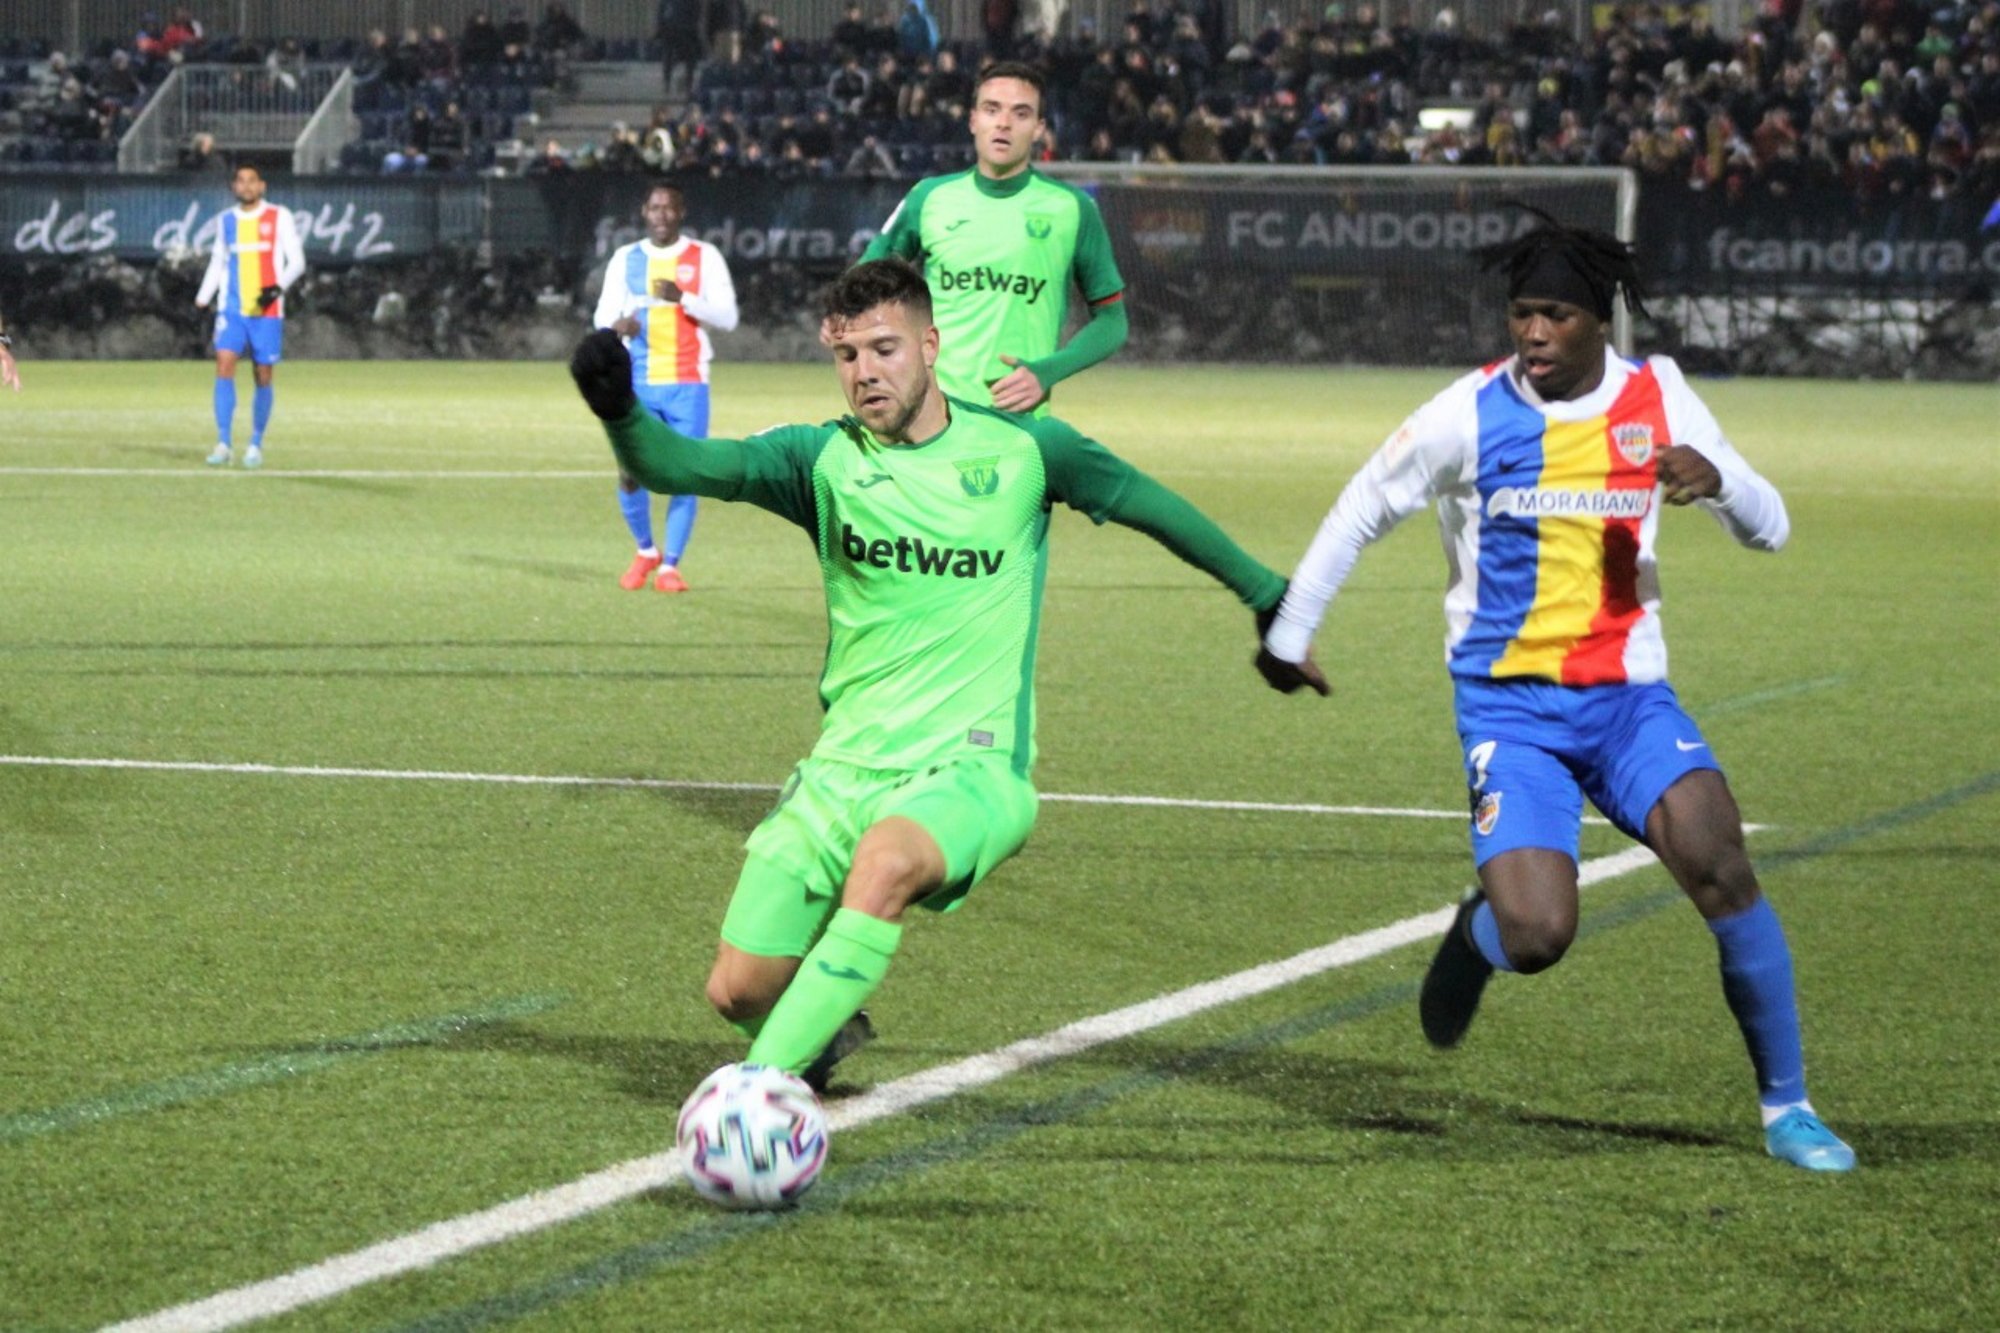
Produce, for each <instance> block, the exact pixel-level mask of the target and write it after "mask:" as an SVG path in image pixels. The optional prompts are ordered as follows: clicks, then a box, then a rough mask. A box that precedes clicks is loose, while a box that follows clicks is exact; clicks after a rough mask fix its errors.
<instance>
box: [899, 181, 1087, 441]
mask: <svg viewBox="0 0 2000 1333" xmlns="http://www.w3.org/2000/svg"><path fill="white" fill-rule="evenodd" d="M891 255H894V256H899V257H901V258H903V259H907V260H909V261H910V262H911V263H914V264H917V265H919V266H920V267H921V268H922V269H923V271H924V277H925V279H926V280H927V281H928V282H929V284H930V289H931V306H932V311H933V315H934V318H935V320H936V322H937V327H938V333H939V335H940V341H941V343H942V347H943V350H942V351H941V352H940V353H939V354H938V363H937V372H938V383H939V384H941V385H943V386H944V391H945V392H946V393H948V394H951V395H953V396H954V397H958V398H965V399H968V400H970V401H972V402H975V403H985V402H987V401H989V397H988V394H987V387H988V386H989V385H991V384H992V383H993V382H994V381H995V380H998V379H1001V378H1002V377H1004V376H1006V375H1007V374H1008V373H1009V371H1010V370H1011V369H1012V367H1010V366H1008V365H1007V364H1006V363H1005V362H1004V361H1002V360H1001V359H1000V357H1001V355H1002V354H1003V353H1004V354H1006V355H1008V356H1012V357H1014V358H1016V359H1017V360H1020V361H1023V362H1027V363H1029V364H1030V365H1032V364H1033V363H1035V362H1037V361H1039V360H1041V359H1042V358H1045V357H1047V356H1049V355H1050V354H1052V353H1053V352H1054V351H1055V350H1056V348H1057V347H1058V346H1059V345H1060V344H1061V341H1062V329H1063V314H1064V311H1065V309H1066V307H1067V305H1068V302H1069V292H1070V284H1071V280H1072V278H1074V280H1075V285H1076V286H1077V288H1078V289H1079V290H1081V291H1082V292H1083V297H1084V300H1086V301H1088V302H1091V303H1092V304H1095V303H1096V302H1099V301H1103V300H1105V299H1106V298H1108V297H1112V296H1116V295H1118V294H1119V293H1120V292H1122V291H1124V290H1125V280H1124V279H1123V278H1121V277H1119V276H1118V265H1117V263H1116V262H1115V261H1114V260H1113V259H1112V256H1111V238H1110V236H1109V235H1108V234H1107V233H1106V232H1105V230H1104V218H1103V216H1102V215H1101V214H1099V213H1098V211H1097V204H1096V203H1095V202H1094V201H1093V200H1092V199H1091V198H1090V196H1089V195H1087V194H1085V193H1084V192H1083V191H1081V190H1078V189H1076V188H1075V187H1073V186H1070V185H1065V184H1063V183H1061V182H1060V181H1054V180H1050V179H1049V178H1048V177H1047V176H1043V175H1041V174H1039V173H1037V172H1036V171H1034V170H1032V169H1030V170H1027V171H1023V172H1021V173H1020V174H1019V175H1017V176H1010V177H1008V178H1007V179H1006V180H1000V181H996V180H990V179H988V178H987V177H985V176H982V175H980V174H979V171H978V170H977V169H976V168H975V169H972V170H968V171H961V172H958V173H957V174H955V175H951V176H933V177H931V178H930V179H928V180H922V181H918V182H917V184H916V185H915V186H914V187H912V189H911V190H910V193H909V194H908V195H906V196H905V197H904V199H903V202H902V203H901V204H900V205H898V207H897V209H896V211H895V213H894V214H893V215H891V217H890V218H889V221H888V224H887V225H886V226H885V227H884V228H883V230H882V234H881V235H879V236H877V237H876V238H875V239H874V240H873V241H872V242H870V243H869V246H868V249H867V250H866V251H865V252H863V254H862V256H861V257H862V258H863V259H864V260H869V259H886V258H888V257H890V256H891ZM1037 373H1038V374H1039V373H1040V372H1039V370H1038V372H1037ZM1043 379H1044V381H1045V382H1046V381H1047V379H1048V377H1047V376H1046V375H1044V376H1043Z"/></svg>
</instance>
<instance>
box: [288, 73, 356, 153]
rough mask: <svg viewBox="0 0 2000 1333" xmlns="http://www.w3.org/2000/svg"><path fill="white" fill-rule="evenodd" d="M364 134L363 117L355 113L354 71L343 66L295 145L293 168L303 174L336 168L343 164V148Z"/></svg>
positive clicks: (293, 148)
mask: <svg viewBox="0 0 2000 1333" xmlns="http://www.w3.org/2000/svg"><path fill="white" fill-rule="evenodd" d="M360 134H361V118H360V117H358V116H356V115H355V114H354V71H353V70H351V69H343V70H341V71H340V77H339V78H338V79H336V80H335V81H334V84H333V87H332V88H331V89H330V90H328V92H327V95H326V100H325V101H323V102H321V103H320V104H319V109H318V110H317V111H315V112H313V114H312V119H311V120H309V121H307V122H306V127H305V129H304V130H303V131H301V132H300V134H299V137H298V141H297V142H296V143H294V144H293V145H292V171H293V172H294V173H296V174H298V175H301V176H311V175H317V174H318V173H320V172H323V171H332V170H333V169H334V168H336V167H338V166H339V165H340V150H341V149H342V148H344V147H346V146H347V145H348V144H349V143H352V142H353V141H354V140H355V139H356V138H358V137H359V136H360Z"/></svg>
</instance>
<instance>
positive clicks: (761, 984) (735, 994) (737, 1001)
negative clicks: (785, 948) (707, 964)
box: [707, 957, 797, 1023]
mask: <svg viewBox="0 0 2000 1333" xmlns="http://www.w3.org/2000/svg"><path fill="white" fill-rule="evenodd" d="M771 961H773V962H777V961H778V960H775V959H774V960H771ZM784 961H785V962H786V963H790V964H793V965H794V966H795V965H796V961H797V960H795V959H788V960H784ZM791 972H792V968H791V967H786V966H778V967H771V968H765V967H756V966H749V965H746V963H745V960H744V959H743V958H741V957H738V958H735V959H730V958H722V959H718V960H717V961H716V964H715V966H714V967H713V968H712V969H710V971H709V974H708V986H707V994H708V1002H709V1004H710V1005H712V1006H713V1007H714V1009H715V1012H716V1013H718V1014H721V1015H722V1016H723V1017H724V1018H726V1019H728V1020H729V1021H730V1022H732V1023H740V1022H744V1021H746V1020H748V1019H753V1018H761V1017H763V1016H764V1015H765V1014H768V1013H769V1012H771V1008H772V1006H773V1005H775V1004H777V1002H778V997H779V996H780V995H783V994H784V993H785V986H786V985H787V984H788V983H789V982H790V980H791Z"/></svg>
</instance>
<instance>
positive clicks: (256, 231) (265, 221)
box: [196, 200, 306, 319]
mask: <svg viewBox="0 0 2000 1333" xmlns="http://www.w3.org/2000/svg"><path fill="white" fill-rule="evenodd" d="M305 268H306V260H305V250H304V247H303V246H302V245H301V244H300V241H299V233H298V228H297V226H296V225H295V224H294V223H293V221H292V214H291V210H289V209H287V208H283V207H280V206H279V205H277V204H274V203H271V202H269V201H268V200H266V201H265V202H263V203H261V204H259V205H258V206H257V207H256V208H253V209H249V210H247V211H246V210H245V209H242V208H232V209H230V210H229V211H228V212H226V213H224V214H223V215H222V216H221V217H219V218H217V219H216V223H215V245H214V247H213V248H212V249H211V250H210V252H209V260H208V272H207V273H206V274H205V275H204V276H203V278H202V283H201V294H200V295H199V296H198V297H197V298H196V303H197V304H201V305H206V304H207V303H208V301H209V300H210V299H211V298H220V302H221V304H220V307H219V308H220V309H221V310H223V311H224V312H226V313H230V314H238V315H249V316H253V317H255V316H262V317H265V318H270V319H282V318H284V314H285V303H284V299H283V298H282V297H280V298H279V299H278V300H277V301H276V302H275V303H273V304H272V305H271V307H270V308H269V309H259V308H258V306H257V296H258V294H259V293H260V292H262V291H263V290H264V289H265V288H266V287H290V286H291V285H292V283H293V282H295V281H296V280H297V279H298V277H299V275H300V274H302V273H304V272H305Z"/></svg>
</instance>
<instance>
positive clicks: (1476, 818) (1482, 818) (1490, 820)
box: [1472, 791, 1500, 838]
mask: <svg viewBox="0 0 2000 1333" xmlns="http://www.w3.org/2000/svg"><path fill="white" fill-rule="evenodd" d="M1499 823H1500V793H1499V792H1497V791H1489V792H1487V793H1486V794H1485V795H1484V796H1481V797H1480V798H1479V807H1478V808H1477V809H1476V810H1474V811H1473V812H1472V827H1474V828H1475V829H1478V830H1479V836H1480V837H1482V838H1483V837H1485V836H1486V835H1487V834H1489V833H1491V832H1492V831H1493V830H1494V828H1495V827H1497V826H1498V825H1499Z"/></svg>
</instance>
